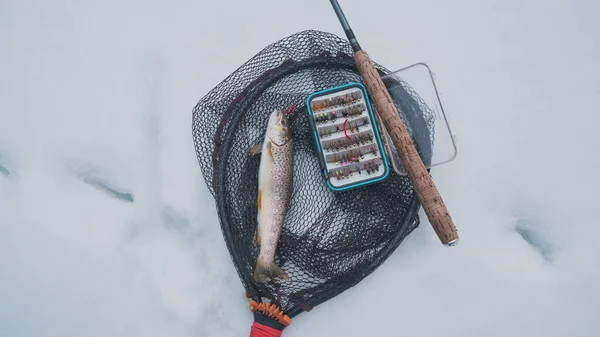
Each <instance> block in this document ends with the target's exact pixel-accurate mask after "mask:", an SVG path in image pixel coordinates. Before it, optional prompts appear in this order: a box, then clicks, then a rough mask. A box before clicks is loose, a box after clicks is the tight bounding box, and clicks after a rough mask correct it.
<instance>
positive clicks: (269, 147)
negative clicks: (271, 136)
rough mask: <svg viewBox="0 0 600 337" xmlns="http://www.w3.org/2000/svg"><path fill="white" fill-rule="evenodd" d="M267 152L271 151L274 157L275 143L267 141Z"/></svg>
mask: <svg viewBox="0 0 600 337" xmlns="http://www.w3.org/2000/svg"><path fill="white" fill-rule="evenodd" d="M267 152H269V157H271V159H273V144H271V142H268V143H267Z"/></svg>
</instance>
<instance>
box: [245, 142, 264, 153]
mask: <svg viewBox="0 0 600 337" xmlns="http://www.w3.org/2000/svg"><path fill="white" fill-rule="evenodd" d="M261 152H262V144H261V143H258V144H256V145H254V146H253V147H251V148H250V150H249V151H248V153H250V154H251V155H255V154H259V153H261Z"/></svg>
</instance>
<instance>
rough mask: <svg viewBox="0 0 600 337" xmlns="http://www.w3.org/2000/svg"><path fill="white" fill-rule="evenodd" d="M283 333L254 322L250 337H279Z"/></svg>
mask: <svg viewBox="0 0 600 337" xmlns="http://www.w3.org/2000/svg"><path fill="white" fill-rule="evenodd" d="M282 332H283V331H281V330H277V329H275V328H271V327H269V326H266V325H263V324H260V323H257V322H254V323H253V324H252V327H251V328H250V337H281V333H282Z"/></svg>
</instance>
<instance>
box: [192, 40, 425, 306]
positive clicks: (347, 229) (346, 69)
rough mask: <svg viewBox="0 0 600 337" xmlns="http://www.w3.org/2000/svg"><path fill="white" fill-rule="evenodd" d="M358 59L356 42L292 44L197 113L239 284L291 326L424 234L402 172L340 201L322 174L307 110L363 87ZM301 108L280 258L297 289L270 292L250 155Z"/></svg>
mask: <svg viewBox="0 0 600 337" xmlns="http://www.w3.org/2000/svg"><path fill="white" fill-rule="evenodd" d="M351 55H352V48H351V47H350V45H349V44H348V42H347V41H346V40H343V39H341V38H339V37H337V36H335V35H332V34H329V33H325V32H319V31H314V30H308V31H304V32H300V33H297V34H294V35H291V36H289V37H286V38H284V39H282V40H280V41H278V42H276V43H273V44H271V45H269V46H267V47H266V48H265V49H264V50H262V51H261V52H259V53H258V54H257V55H255V56H254V57H253V58H252V59H250V60H249V61H248V62H246V63H245V64H244V65H242V66H241V67H240V68H239V69H237V70H236V71H235V72H234V73H232V74H231V75H230V76H228V77H227V78H226V79H225V80H223V82H221V83H220V84H219V85H217V86H216V87H215V88H214V89H213V90H211V91H210V92H209V93H208V94H207V95H206V96H204V97H203V98H202V99H201V100H200V101H199V102H198V104H197V105H196V107H195V108H194V109H193V138H194V144H195V148H196V154H197V157H198V161H199V164H200V166H201V169H202V173H203V176H204V179H205V182H206V185H207V187H208V189H209V191H210V193H211V194H212V195H213V197H214V198H215V201H216V206H217V211H218V215H219V221H220V224H221V229H222V232H223V236H224V239H225V243H226V245H227V247H228V249H229V252H230V254H231V257H232V259H233V262H234V265H235V268H236V270H237V272H238V274H239V277H240V279H241V281H242V283H243V285H244V287H245V288H246V289H247V290H248V291H254V292H257V293H259V294H260V295H261V296H263V297H267V298H269V299H270V300H271V301H272V302H274V303H276V304H277V305H278V306H279V307H280V308H281V309H282V310H283V311H284V312H285V313H286V314H288V315H289V316H291V317H293V316H295V315H297V314H298V313H300V312H301V311H302V310H310V308H312V307H315V306H316V305H319V304H320V303H323V302H324V301H326V300H328V299H330V298H332V297H334V296H336V295H337V294H339V293H341V292H343V291H344V290H346V289H348V288H350V287H352V286H354V285H356V284H357V283H358V282H360V281H361V280H362V279H363V278H364V277H366V276H367V275H369V274H370V273H371V272H372V271H374V270H375V269H376V268H377V267H378V266H379V265H380V264H381V263H383V261H385V260H386V259H387V258H388V257H389V255H390V254H391V253H392V252H393V251H394V250H395V249H396V248H397V247H398V245H399V244H400V243H401V242H402V240H403V239H404V238H405V237H406V236H407V235H408V234H409V233H410V232H411V231H412V230H413V229H415V228H416V227H417V226H418V224H419V217H418V209H419V207H420V204H419V203H418V200H417V198H416V195H415V194H414V192H413V189H412V185H411V183H410V180H409V179H408V178H407V177H406V176H400V175H397V174H395V173H394V172H392V173H391V174H390V176H389V178H388V179H386V180H385V181H384V182H381V183H377V184H373V185H370V186H366V187H361V188H357V189H353V190H349V191H346V192H332V191H331V190H329V189H328V188H327V186H326V185H325V181H324V179H323V176H322V175H321V173H320V169H319V162H318V158H317V156H316V153H315V145H314V141H313V138H311V133H310V127H309V124H308V119H307V111H306V107H305V100H306V98H307V96H308V95H309V94H310V93H312V92H315V91H319V90H323V89H327V88H330V87H333V86H338V85H342V84H346V83H348V82H361V77H360V75H359V72H358V70H357V68H356V66H355V64H354V61H353V59H352V57H351ZM376 68H377V69H378V70H379V71H380V73H381V74H382V75H383V74H386V73H389V71H387V70H386V69H385V68H383V67H381V66H380V65H376ZM394 90H395V91H398V90H399V89H398V88H396V89H394ZM398 94H399V95H401V96H402V99H399V100H398V101H397V102H396V104H397V106H398V107H399V108H400V109H402V110H406V111H409V112H410V111H414V112H415V114H414V115H412V113H404V114H405V115H404V116H403V119H405V121H407V122H408V124H410V125H409V126H410V129H411V130H412V132H413V133H418V134H420V135H422V134H423V133H424V134H428V135H430V137H432V136H431V135H432V130H430V126H428V122H427V120H426V118H424V117H422V116H423V111H422V108H423V106H422V104H421V103H419V102H420V101H419V100H418V99H415V100H411V99H407V98H409V97H410V96H411V95H410V90H407V91H402V92H399V93H398ZM292 105H294V106H295V109H294V110H293V112H292V114H291V115H290V118H289V124H290V128H291V132H292V139H293V142H294V177H293V188H294V190H293V194H292V197H291V201H290V206H289V208H288V210H287V216H286V220H285V224H284V228H283V231H282V234H281V237H280V239H279V244H278V247H277V254H276V263H277V265H279V266H280V267H282V268H283V269H284V270H285V271H286V273H287V274H288V275H289V276H290V278H291V280H290V281H287V282H285V281H281V282H280V281H277V280H275V281H272V282H269V283H266V284H260V283H256V282H255V281H254V279H253V272H254V267H255V263H256V258H257V256H258V253H259V247H255V246H254V244H253V236H254V231H255V229H256V226H257V222H256V218H257V192H258V168H259V162H260V156H259V155H257V156H251V155H249V154H248V150H249V149H250V148H251V147H252V146H253V145H255V144H258V143H262V141H263V137H264V130H265V128H266V123H267V120H268V116H269V114H270V113H271V112H272V111H273V110H274V109H287V108H288V107H290V106H292ZM425 115H426V114H425ZM427 144H429V143H427Z"/></svg>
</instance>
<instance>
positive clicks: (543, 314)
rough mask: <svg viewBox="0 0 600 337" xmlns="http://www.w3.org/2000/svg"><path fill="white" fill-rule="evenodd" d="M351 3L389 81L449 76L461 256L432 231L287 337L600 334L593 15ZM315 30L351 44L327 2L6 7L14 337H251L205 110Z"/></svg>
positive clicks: (2, 195)
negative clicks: (194, 121)
mask: <svg viewBox="0 0 600 337" xmlns="http://www.w3.org/2000/svg"><path fill="white" fill-rule="evenodd" d="M340 4H341V6H342V8H343V9H344V11H345V13H346V15H347V16H348V19H349V21H350V24H351V25H352V27H353V28H354V31H355V33H356V35H357V37H358V39H359V41H360V42H361V45H362V47H363V48H365V50H367V51H368V52H369V54H370V55H371V56H372V58H373V59H374V60H375V61H376V62H378V63H381V64H383V65H385V66H386V67H388V68H391V69H400V68H403V67H405V66H408V65H410V64H413V63H416V62H425V63H427V64H428V65H429V66H430V67H431V68H432V70H433V71H434V72H435V75H436V77H435V78H436V83H437V85H438V89H439V90H440V92H441V99H442V103H443V104H444V108H445V110H446V112H447V114H448V115H449V119H450V123H451V127H452V128H453V132H454V133H455V134H456V135H457V144H458V150H459V152H458V157H457V158H456V160H454V161H453V162H451V163H449V164H445V165H443V166H440V167H437V168H435V169H434V170H433V171H432V173H433V177H434V180H435V182H436V183H437V186H438V188H439V189H440V191H441V193H442V196H443V198H444V200H445V202H446V204H447V206H448V208H449V210H450V211H451V215H452V217H453V218H454V220H455V222H456V224H457V227H458V228H459V230H460V235H461V243H460V245H459V246H457V247H453V248H446V247H443V246H442V245H441V244H440V242H439V240H438V239H437V237H436V236H435V234H434V232H433V229H432V228H431V226H430V225H429V223H428V222H427V219H426V218H425V217H424V215H423V213H421V216H422V224H421V226H420V227H419V228H418V229H417V230H415V231H414V232H413V233H412V234H411V235H410V236H409V237H408V238H407V239H406V240H405V241H404V243H403V244H402V245H401V247H400V248H399V249H398V250H397V251H396V252H394V254H393V255H392V256H391V257H390V258H389V259H388V260H387V261H386V262H385V263H384V264H383V265H382V266H381V267H380V268H379V269H378V270H377V271H376V272H375V273H373V274H372V275H370V276H369V277H367V278H366V279H365V280H364V281H362V282H361V283H360V284H359V285H358V286H356V287H354V288H352V289H350V290H348V291H346V292H345V293H343V294H341V295H339V296H337V297H335V298H333V299H331V300H329V301H328V302H326V303H324V304H322V305H320V306H317V307H316V308H315V309H313V310H312V311H310V312H308V313H302V314H301V315H299V316H297V317H296V318H295V319H294V321H293V323H292V325H291V326H290V327H289V328H288V329H286V330H285V332H284V336H288V337H294V336H311V337H319V336H350V337H352V336H411V337H421V336H423V337H424V336H436V337H442V336H444V337H445V336H461V337H464V336H478V337H479V336H513V337H514V336H527V337H534V336H540V337H541V336H544V337H550V336H557V337H558V336H570V337H583V336H586V337H587V336H590V337H591V336H597V335H598V331H599V330H600V320H598V313H599V312H600V289H599V287H600V286H599V285H600V244H598V238H599V237H600V226H598V225H599V222H598V221H599V220H598V217H597V216H596V215H597V209H598V207H599V206H600V203H599V201H598V193H597V191H598V189H599V188H600V180H599V178H598V177H599V175H598V172H599V170H600V154H599V149H600V135H599V133H598V131H597V130H598V124H599V122H600V117H599V116H600V115H599V112H600V80H599V75H600V65H599V62H598V60H600V47H599V46H598V41H600V38H599V34H600V33H598V32H600V24H599V21H598V20H597V18H598V16H599V15H600V5H599V4H598V2H597V1H591V0H578V1H567V0H562V1H559V0H546V1H541V0H537V1H517V0H505V1H475V0H471V1H468V0H455V1H441V0H423V1H412V2H407V1H399V2H393V1H382V0H373V1H358V0H353V1H350V0H340ZM305 29H317V30H323V31H328V32H332V33H334V34H337V35H339V36H343V31H342V29H341V27H340V25H339V23H338V21H337V18H336V16H335V14H334V12H333V11H332V9H331V5H330V3H329V2H328V1H325V0H319V1H316V0H307V1H294V2H281V1H274V0H260V1H259V0H257V1H223V2H219V1H210V2H209V1H189V0H174V1H153V0H146V1H140V0H123V1H115V0H108V1H89V0H78V1H75V0H55V1H40V0H26V1H23V0H19V1H17V0H4V1H2V2H0V50H1V52H0V336H2V337H38V336H39V337H41V336H44V337H47V336H60V337H71V336H72V337H75V336H77V337H79V336H88V337H92V336H103V337H104V336H127V337H137V336H140V337H142V336H143V337H149V336H170V337H184V336H207V337H212V336H219V337H229V336H247V335H249V331H250V325H251V322H252V314H251V313H250V311H249V310H248V307H247V302H246V300H245V299H244V297H243V288H242V286H241V283H240V281H239V279H238V277H237V274H236V273H235V270H234V268H233V265H232V262H231V260H230V257H229V254H228V252H227V250H226V248H225V244H224V242H223V239H222V235H221V231H220V228H219V225H218V220H217V218H216V212H215V206H214V202H213V199H212V198H211V196H210V194H209V193H208V191H207V189H206V187H205V184H204V181H203V180H202V177H201V171H200V167H199V165H198V162H197V159H196V157H195V152H194V147H193V141H192V131H191V116H192V115H191V110H192V108H193V107H194V105H195V104H196V103H197V101H198V100H199V99H200V98H201V97H202V96H203V95H205V94H206V93H207V92H208V91H209V90H210V89H211V88H213V87H214V86H215V85H217V84H218V83H219V82H220V81H221V80H222V79H224V78H225V77H226V76H227V75H229V74H230V73H231V72H233V71H234V70H235V69H236V68H237V67H239V66H240V65H241V64H242V63H243V62H245V61H246V60H247V59H249V58H250V57H252V56H253V55H255V54H256V53H257V52H258V51H260V50H261V49H262V48H264V47H265V46H266V45H268V44H270V43H272V42H275V41H277V40H279V39H281V38H283V37H285V36H288V35H291V34H293V33H296V32H299V31H302V30H305ZM91 172H93V174H92V173H91ZM90 175H94V176H95V177H99V178H97V179H99V180H100V181H101V182H100V183H99V184H100V185H101V186H100V187H99V185H98V183H97V184H94V183H90V182H89V179H88V180H86V179H87V178H85V179H84V178H83V177H89V176H90ZM86 181H87V182H88V183H85V182H86ZM102 181H103V182H102ZM102 186H104V187H102ZM111 191H113V192H111ZM127 195H130V197H131V199H132V200H128V198H127V197H126V196H127ZM131 201H133V202H131Z"/></svg>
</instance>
